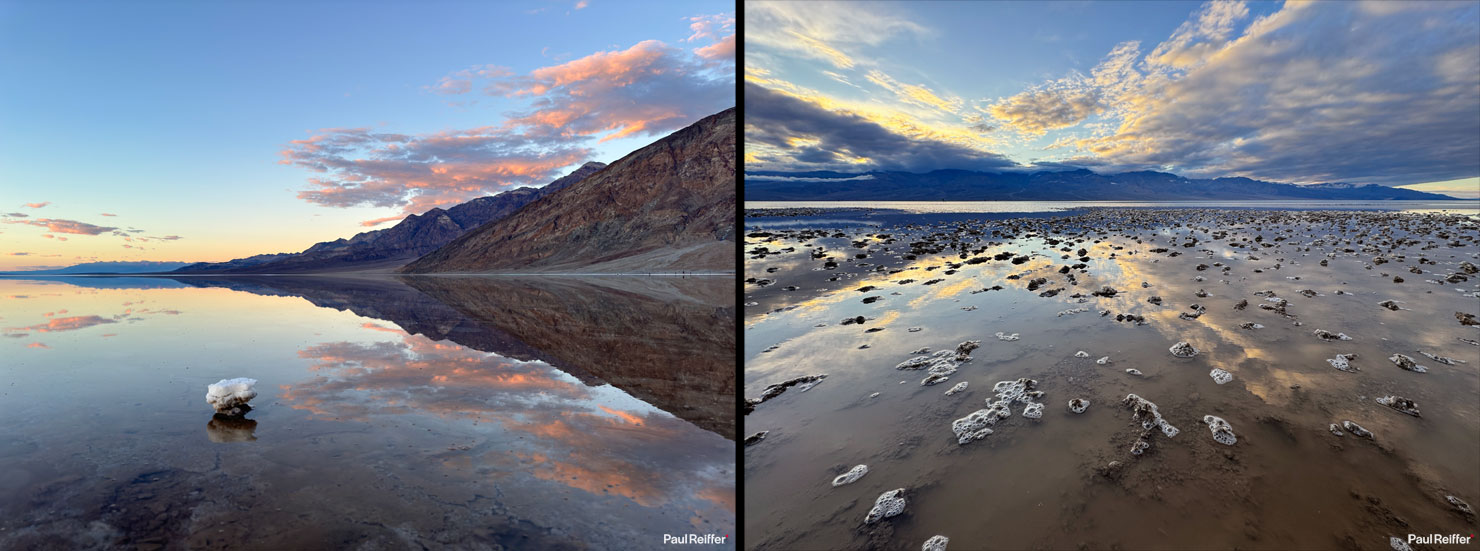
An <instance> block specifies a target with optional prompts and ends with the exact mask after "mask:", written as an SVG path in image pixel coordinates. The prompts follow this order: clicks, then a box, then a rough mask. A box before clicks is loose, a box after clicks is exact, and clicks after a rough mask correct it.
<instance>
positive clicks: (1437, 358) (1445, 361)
mask: <svg viewBox="0 0 1480 551" xmlns="http://www.w3.org/2000/svg"><path fill="white" fill-rule="evenodd" d="M1417 352H1418V353H1419V354H1422V355H1423V356H1424V357H1425V358H1428V359H1430V360H1434V361H1436V362H1439V363H1441V364H1444V365H1454V364H1457V363H1469V362H1466V361H1464V360H1456V359H1454V358H1446V357H1444V356H1438V355H1434V354H1430V353H1428V352H1424V351H1422V350H1418V351H1417Z"/></svg>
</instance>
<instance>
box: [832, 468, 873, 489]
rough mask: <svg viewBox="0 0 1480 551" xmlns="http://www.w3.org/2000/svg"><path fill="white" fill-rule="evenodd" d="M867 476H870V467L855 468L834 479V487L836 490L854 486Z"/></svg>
mask: <svg viewBox="0 0 1480 551" xmlns="http://www.w3.org/2000/svg"><path fill="white" fill-rule="evenodd" d="M866 474H868V465H858V466H856V467H853V468H852V469H848V472H846V473H843V474H840V475H838V476H837V478H834V479H833V481H832V485H833V487H834V488H836V487H838V486H842V485H844V484H852V483H854V482H858V479H860V478H863V475H866Z"/></svg>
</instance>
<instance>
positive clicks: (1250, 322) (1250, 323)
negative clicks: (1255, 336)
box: [1238, 321, 1264, 329]
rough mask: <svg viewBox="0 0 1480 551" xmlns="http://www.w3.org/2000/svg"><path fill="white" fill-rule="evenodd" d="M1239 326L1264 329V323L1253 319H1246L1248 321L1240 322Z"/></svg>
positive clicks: (1241, 327) (1240, 327)
mask: <svg viewBox="0 0 1480 551" xmlns="http://www.w3.org/2000/svg"><path fill="white" fill-rule="evenodd" d="M1238 327H1239V329H1264V326H1263V325H1260V324H1257V323H1254V322H1252V321H1246V322H1243V323H1240V324H1238Z"/></svg>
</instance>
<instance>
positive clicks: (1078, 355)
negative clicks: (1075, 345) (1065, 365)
mask: <svg viewBox="0 0 1480 551" xmlns="http://www.w3.org/2000/svg"><path fill="white" fill-rule="evenodd" d="M1074 357H1075V358H1088V357H1089V352H1085V351H1083V350H1080V351H1078V352H1075V353H1074Z"/></svg>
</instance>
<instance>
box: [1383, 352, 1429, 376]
mask: <svg viewBox="0 0 1480 551" xmlns="http://www.w3.org/2000/svg"><path fill="white" fill-rule="evenodd" d="M1388 361H1391V362H1393V365H1396V366H1398V367H1401V368H1403V369H1407V370H1409V371H1412V372H1414V373H1428V372H1429V368H1427V367H1424V366H1421V365H1418V364H1416V363H1413V358H1410V357H1408V356H1404V355H1402V354H1393V355H1392V356H1389V357H1388Z"/></svg>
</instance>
